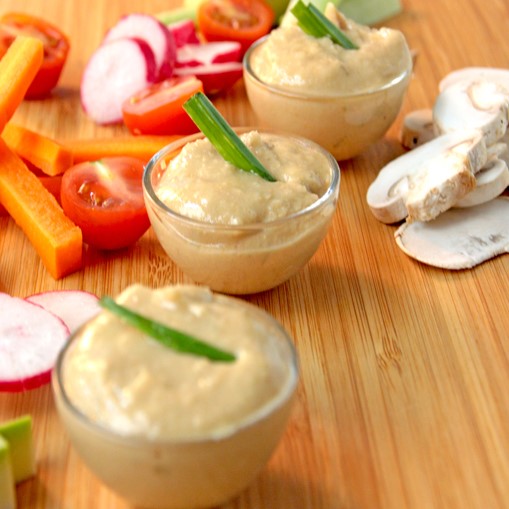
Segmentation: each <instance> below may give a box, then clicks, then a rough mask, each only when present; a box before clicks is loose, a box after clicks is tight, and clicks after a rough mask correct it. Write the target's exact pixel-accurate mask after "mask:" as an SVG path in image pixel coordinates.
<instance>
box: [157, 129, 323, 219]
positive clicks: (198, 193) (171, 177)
mask: <svg viewBox="0 0 509 509" xmlns="http://www.w3.org/2000/svg"><path fill="white" fill-rule="evenodd" d="M241 138H242V140H243V141H244V143H245V144H246V145H247V147H248V148H249V149H250V150H251V151H252V152H253V153H254V155H255V156H256V157H257V158H258V159H259V160H260V161H261V162H262V164H263V165H264V166H265V167H266V168H267V169H268V170H269V172H270V173H271V174H272V175H273V176H274V177H275V178H276V180H277V182H268V181H267V180H264V179H263V178H261V177H259V176H258V175H255V174H253V173H250V172H245V171H242V170H239V169H238V168H236V167H235V166H233V165H232V164H230V163H228V162H226V161H225V160H224V159H223V157H222V156H221V155H220V154H219V153H218V152H217V150H216V149H215V148H214V147H213V146H212V144H211V143H210V142H209V141H208V140H207V139H201V140H197V141H194V142H192V143H188V144H187V145H185V146H184V148H183V149H182V151H181V152H180V154H179V155H178V156H177V157H175V158H174V159H172V160H171V161H170V163H169V165H168V168H167V169H166V171H165V173H164V175H163V176H162V178H161V180H160V181H159V183H158V185H157V187H156V189H155V191H156V194H157V196H158V197H159V199H160V200H161V201H162V202H164V203H165V204H166V205H167V206H168V207H169V208H170V209H171V210H173V211H174V212H177V213H179V214H181V215H184V216H187V217H191V218H193V219H197V220H199V221H204V222H207V223H215V224H233V225H242V224H252V223H261V222H269V221H273V220H276V219H279V218H282V217H285V216H288V215H291V214H293V213H295V212H298V211H300V210H303V209H305V208H306V207H308V206H309V205H311V204H312V203H314V202H315V201H316V200H317V199H318V198H319V197H320V196H322V195H323V194H324V193H325V192H326V191H327V188H328V187H329V184H330V181H331V170H330V161H329V160H328V159H327V157H326V155H325V154H323V153H320V152H317V151H313V150H310V149H309V146H307V145H304V144H302V143H299V142H298V141H297V140H296V139H294V138H289V137H282V136H276V135H272V134H267V133H263V134H261V133H259V132H257V131H251V132H248V133H244V134H242V135H241Z"/></svg>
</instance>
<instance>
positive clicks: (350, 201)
mask: <svg viewBox="0 0 509 509" xmlns="http://www.w3.org/2000/svg"><path fill="white" fill-rule="evenodd" d="M172 5H173V6H176V5H178V2H177V1H176V0H173V1H172V0H164V1H159V0H122V1H121V0H111V1H108V2H106V1H101V0H88V1H87V2H83V1H80V0H67V1H66V2H61V1H58V0H46V1H44V2H41V1H40V0H2V4H1V11H2V12H7V11H10V10H16V11H26V12H31V13H33V14H37V15H41V16H44V17H46V18H47V19H48V20H50V21H52V22H53V23H55V24H57V25H58V26H60V27H61V28H62V29H63V30H64V31H65V32H66V33H67V34H68V35H69V36H70V39H71V44H72V50H71V53H70V57H69V61H68V63H67V66H66V68H65V71H64V74H63V76H62V80H61V83H60V86H59V88H58V89H57V90H56V91H55V93H54V95H53V97H52V98H51V99H47V100H43V101H31V102H25V103H23V104H22V106H21V107H20V108H19V110H18V111H17V113H16V115H15V121H16V122H17V123H20V124H22V125H25V126H26V127H29V128H32V129H35V130H38V131H40V132H42V133H44V134H47V135H50V136H53V137H55V138H57V139H62V140H65V139H71V138H77V137H82V138H89V137H93V136H108V137H110V136H111V137H113V136H119V135H122V134H126V131H125V130H124V128H122V127H119V126H116V127H99V126H97V125H95V124H94V123H93V122H92V121H91V120H90V119H88V118H87V117H86V116H85V115H84V113H83V111H82V110H81V107H80V103H79V83H80V78H81V73H82V71H83V68H84V66H85V64H86V62H87V59H88V58H89V56H90V55H91V53H92V51H93V50H94V49H95V47H96V46H97V45H98V44H99V43H100V41H101V38H102V36H103V34H104V32H105V31H106V30H107V28H108V27H110V26H112V25H113V24H114V23H115V22H116V21H117V20H118V18H119V17H120V16H121V15H122V14H125V13H129V12H148V13H157V12H160V11H162V10H165V9H168V8H170V7H171V6H172ZM403 8H404V9H403V12H402V13H401V14H400V15H397V16H395V17H393V18H391V19H390V20H387V21H386V23H385V24H387V25H388V26H391V27H394V28H398V29H400V30H402V31H403V32H404V34H405V35H406V36H407V39H408V41H409V44H410V46H411V47H412V49H414V50H415V52H416V67H415V72H414V76H413V78H412V82H411V84H410V88H409V91H408V95H407V97H406V99H405V102H404V105H403V108H402V111H401V114H400V116H399V117H398V119H397V121H396V122H395V124H394V125H393V126H392V128H391V129H390V131H389V132H388V133H387V135H386V136H385V137H384V139H382V140H380V141H379V142H378V143H376V144H374V145H373V146H372V147H370V148H369V149H368V150H367V151H366V152H365V153H364V154H362V155H361V156H359V157H357V158H355V159H353V160H351V161H347V162H344V163H342V164H341V170H342V181H341V191H340V202H339V206H338V210H337V213H336V215H335V217H334V220H333V223H332V227H331V230H330V232H329V234H328V236H327V238H326V239H325V241H324V243H323V244H322V246H321V247H320V249H319V251H318V252H317V254H316V255H315V257H314V258H313V259H312V260H311V261H310V263H309V264H308V265H307V266H306V267H305V268H304V269H303V270H302V271H301V272H300V273H299V274H298V275H297V276H295V277H294V278H292V279H291V280H290V281H288V282H287V283H285V284H283V285H282V286H280V287H278V288H276V289H274V290H272V291H268V292H265V293H262V294H259V295H253V296H249V297H246V300H249V301H251V302H253V303H254V304H256V305H258V306H260V307H262V308H264V309H266V310H267V311H269V312H270V313H272V314H273V315H274V316H275V317H276V318H277V319H278V320H280V321H281V322H282V323H283V325H284V326H285V327H286V328H287V329H288V330H289V331H290V333H291V334H292V335H293V337H294V338H295V343H296V345H297V348H298V352H299V355H300V359H301V385H300V388H299V393H298V399H297V404H296V406H295V411H294V414H293V417H292V420H291V422H290V425H289V427H288V430H287V433H286V434H285V436H284V439H283V441H282V443H281V445H280V447H279V448H278V450H277V451H276V453H275V455H274V456H273V458H272V460H271V461H270V463H269V465H268V466H267V468H266V469H265V470H264V471H263V472H262V473H261V474H260V476H259V477H258V478H257V480H256V481H255V482H254V483H253V484H252V486H251V487H250V488H249V489H248V490H246V491H245V492H244V493H243V494H242V495H241V496H240V497H239V498H238V499H237V500H235V501H233V502H231V504H227V505H226V506H225V508H230V509H233V508H236V509H379V508H380V509H385V508H387V509H403V508H408V509H439V508H440V509H441V508H443V509H460V508H461V509H474V508H475V509H477V508H479V509H481V508H482V509H485V508H490V509H497V508H500V509H503V508H505V507H507V505H508V502H507V499H508V495H509V426H508V425H507V423H508V422H509V391H508V390H507V385H508V379H509V306H508V296H509V275H508V273H509V256H501V257H499V258H497V259H494V260H492V261H489V262H486V263H484V264H483V265H481V266H479V267H476V268H474V269H472V270H467V271H459V272H449V271H444V270H440V269H435V268H432V267H428V266H425V265H422V264H420V263H418V262H416V261H414V260H412V259H410V258H408V257H407V256H406V255H404V254H403V253H402V252H401V251H400V250H399V249H398V247H397V246H396V243H395V241H394V238H393V235H394V231H395V228H394V227H393V226H387V225H383V224H381V223H379V222H378V221H377V220H376V219H375V218H374V217H373V216H372V215H371V213H370V211H369V209H368V207H367V205H366V201H365V195H366V190H367V188H368V186H369V184H370V183H371V182H372V181H373V179H374V178H375V176H376V174H377V172H378V170H379V169H380V168H381V167H382V166H383V165H384V164H385V163H387V162H388V161H390V160H391V159H393V158H394V157H396V156H397V155H399V154H400V153H402V152H403V149H402V147H401V145H400V143H399V141H398V134H399V130H400V127H401V122H402V118H403V116H404V114H405V113H407V112H409V111H411V110H414V109H418V108H429V107H430V106H431V105H432V104H433V101H434V98H435V95H436V93H437V84H438V82H439V80H440V78H441V77H443V76H444V75H445V74H446V73H447V72H449V71H451V70H453V69H457V68H460V67H464V66H479V65H486V66H497V67H507V66H508V63H509V37H508V35H507V26H508V23H509V4H508V2H507V0H490V1H489V2H487V1H485V0H463V1H462V2H458V1H457V0H441V1H440V2H438V1H435V2H430V1H428V0H404V1H403ZM215 103H216V105H217V106H218V108H219V109H220V110H221V111H222V112H223V113H224V115H225V116H226V117H227V119H228V120H229V121H230V122H231V123H232V124H233V125H238V126H246V125H256V120H255V118H254V115H253V113H252V110H251V109H250V107H249V104H248V102H247V98H246V94H245V90H244V87H243V83H242V82H239V83H238V84H237V85H236V86H235V87H234V88H233V89H232V90H230V91H229V92H228V94H226V95H225V96H223V97H219V98H216V99H215ZM508 220H509V218H508ZM0 253H1V255H0V291H3V292H7V293H9V294H11V295H15V296H20V297H24V296H26V295H29V294H32V293H36V292H40V291H45V290H52V289H76V288H79V289H84V290H88V291H92V292H94V293H96V294H98V295H103V294H113V295H114V294H116V293H118V292H120V291H121V290H122V289H124V288H125V287H126V286H127V285H129V284H131V283H135V282H137V283H143V284H147V285H150V286H154V287H155V286H160V285H164V284H172V283H179V282H190V281H189V280H188V279H187V278H186V277H185V276H184V275H182V273H181V272H180V271H179V270H178V269H177V268H176V267H175V266H174V265H173V264H172V262H171V261H170V260H169V259H168V258H167V257H166V256H165V255H164V253H163V251H162V249H161V248H160V246H159V245H158V243H157V241H156V240H155V237H154V235H153V234H152V232H151V231H149V232H148V233H147V234H146V235H145V236H144V237H143V239H142V240H141V241H140V242H138V243H137V244H136V245H135V246H133V247H132V248H130V249H127V250H124V251H121V252H118V253H111V254H107V255H105V254H100V253H98V252H95V251H93V250H91V249H88V250H86V252H85V262H86V264H85V267H84V269H83V270H81V271H80V272H78V273H75V274H73V275H71V276H69V277H67V278H65V279H62V280H60V281H54V280H53V279H52V278H51V277H50V276H49V275H48V273H47V272H46V270H45V269H44V267H43V266H42V265H41V263H40V261H39V259H38V257H37V255H36V253H35V252H34V250H33V248H32V247H31V245H30V243H29V242H28V241H27V240H26V239H25V237H24V235H23V234H22V232H21V231H20V230H19V228H18V227H17V226H16V225H15V223H14V222H13V221H12V220H11V219H9V218H8V217H0ZM20 348H22V346H20ZM25 413H30V414H31V415H32V416H33V418H34V437H35V443H36V454H37V465H38V469H37V475H36V476H35V477H34V478H33V479H31V480H29V481H27V482H25V483H23V484H21V485H19V486H18V488H17V495H18V500H19V507H20V508H23V509H25V508H26V509H28V508H30V509H32V508H41V509H42V508H45V509H49V508H52V509H57V508H58V509H67V508H69V509H70V508H72V509H80V508H83V509H85V508H87V509H88V508H92V507H93V508H95V509H102V508H105V509H106V508H108V509H120V508H125V507H127V505H126V504H125V503H124V502H123V501H122V500H121V499H120V498H118V497H117V496H116V495H114V494H113V493H112V492H111V491H110V490H109V489H108V488H106V487H105V486H104V485H102V484H101V483H100V482H99V481H98V480H97V479H96V478H95V477H94V476H93V475H92V474H91V473H90V472H89V471H88V470H87V468H86V467H85V466H84V465H83V463H82V462H81V460H80V459H79V457H78V456H77V455H76V454H75V452H74V450H73V449H72V448H71V447H70V444H69V441H68V439H67V436H66V435H65V433H64V431H63V428H62V426H61V424H60V422H59V420H58V418H57V416H56V413H55V409H54V403H53V397H52V394H51V391H50V388H49V387H43V388H41V389H37V390H35V391H31V392H27V393H23V394H0V419H8V418H12V417H16V416H18V415H21V414H25Z"/></svg>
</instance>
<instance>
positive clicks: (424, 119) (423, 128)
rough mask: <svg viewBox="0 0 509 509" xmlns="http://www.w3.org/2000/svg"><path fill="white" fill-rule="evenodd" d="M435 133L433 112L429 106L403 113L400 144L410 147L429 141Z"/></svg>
mask: <svg viewBox="0 0 509 509" xmlns="http://www.w3.org/2000/svg"><path fill="white" fill-rule="evenodd" d="M436 135H437V132H436V129H435V126H434V124H433V112H432V110H431V109H429V108H424V109H420V110H414V111H411V112H410V113H407V114H406V115H405V118H404V119H403V126H402V127H401V136H400V138H401V144H402V145H403V146H404V147H405V148H408V149H412V148H415V147H418V146H419V145H422V144H423V143H426V142H428V141H431V140H432V139H433V138H435V137H436Z"/></svg>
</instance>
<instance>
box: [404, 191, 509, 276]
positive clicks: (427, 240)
mask: <svg viewBox="0 0 509 509" xmlns="http://www.w3.org/2000/svg"><path fill="white" fill-rule="evenodd" d="M508 218H509V198H506V197H500V198H496V199H494V200H491V201H488V202H486V203H483V204H481V205H477V206H476V207H468V208H463V209H450V210H448V211H447V212H444V213H443V214H441V215H440V216H439V217H438V218H436V219H435V220H434V221H431V222H427V223H421V222H415V223H404V224H403V225H401V226H400V227H399V228H398V230H397V231H396V233H395V238H396V243H397V245H398V246H399V247H400V248H401V249H402V250H403V251H404V252H405V253H406V254H407V255H408V256H411V257H412V258H415V259H416V260H418V261H420V262H422V263H426V264H428V265H432V266H434V267H440V268H444V269H454V270H458V269H468V268H471V267H474V266H475V265H478V264H480V263H482V262H484V261H486V260H489V259H490V258H494V257H495V256H498V255H500V254H502V253H508V252H509V220H508Z"/></svg>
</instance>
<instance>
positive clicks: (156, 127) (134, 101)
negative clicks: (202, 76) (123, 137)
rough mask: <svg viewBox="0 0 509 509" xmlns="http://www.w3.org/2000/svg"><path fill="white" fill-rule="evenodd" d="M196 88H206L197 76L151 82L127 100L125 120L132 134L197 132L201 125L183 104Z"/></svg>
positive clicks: (199, 89) (124, 113) (124, 107)
mask: <svg viewBox="0 0 509 509" xmlns="http://www.w3.org/2000/svg"><path fill="white" fill-rule="evenodd" d="M197 92H203V84H202V82H201V81H200V80H199V79H197V78H196V77H195V76H184V77H172V78H169V79H167V80H164V81H162V82H160V83H156V84H155V85H151V86H149V87H147V88H146V89H144V90H142V91H141V92H138V93H137V94H135V95H133V96H132V97H130V98H129V99H127V100H126V101H125V102H124V104H123V106H122V115H123V118H124V123H125V125H126V126H127V127H128V128H129V130H130V131H131V132H132V133H133V134H161V135H164V134H192V133H196V132H198V128H197V127H196V125H195V123H194V122H193V121H192V120H191V118H190V117H189V115H188V114H187V113H186V112H185V110H184V109H183V108H182V106H183V104H184V103H185V102H186V101H187V100H188V99H189V98H190V97H191V96H192V95H194V94H196V93H197Z"/></svg>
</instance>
